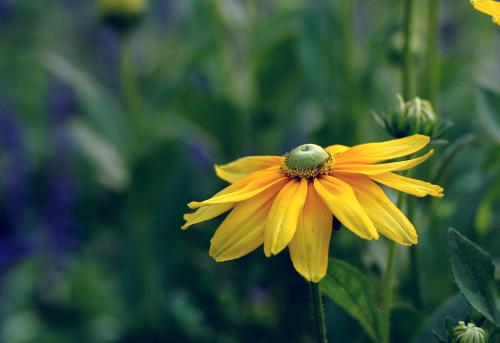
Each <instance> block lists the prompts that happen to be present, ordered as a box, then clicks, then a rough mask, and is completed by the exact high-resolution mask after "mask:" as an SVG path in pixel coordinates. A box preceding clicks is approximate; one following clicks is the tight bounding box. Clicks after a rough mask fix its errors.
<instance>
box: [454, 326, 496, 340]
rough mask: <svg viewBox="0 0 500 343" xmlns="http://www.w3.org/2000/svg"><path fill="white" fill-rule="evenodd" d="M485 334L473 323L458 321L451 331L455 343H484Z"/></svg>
mask: <svg viewBox="0 0 500 343" xmlns="http://www.w3.org/2000/svg"><path fill="white" fill-rule="evenodd" d="M487 336H488V335H487V333H486V331H484V330H483V329H481V328H480V327H478V326H476V325H474V323H468V324H467V325H465V322H463V321H459V322H458V325H457V326H455V328H454V329H453V338H454V342H457V343H486V341H487Z"/></svg>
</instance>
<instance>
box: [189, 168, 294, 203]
mask: <svg viewBox="0 0 500 343" xmlns="http://www.w3.org/2000/svg"><path fill="white" fill-rule="evenodd" d="M247 179H249V180H247ZM288 180H289V179H288V178H287V177H285V176H284V175H283V174H281V173H280V172H278V171H276V170H271V171H262V172H256V173H254V174H252V175H250V176H248V177H247V178H245V179H243V180H241V181H238V182H236V183H233V184H232V185H231V186H229V187H227V188H226V189H231V190H233V189H232V188H233V187H234V191H229V192H228V191H226V189H225V190H224V193H223V194H219V195H215V196H214V197H212V198H210V199H208V200H205V201H202V202H197V201H193V202H190V203H189V204H188V206H189V208H198V207H202V206H206V205H213V204H224V203H229V202H235V203H236V202H241V201H245V200H247V199H250V198H252V197H254V196H256V195H257V194H259V193H261V192H263V191H264V190H266V189H268V188H270V187H272V186H274V185H278V184H279V185H284V184H285V183H286V182H287V181H288ZM246 181H249V182H247V183H246V184H244V185H243V187H237V186H239V184H240V183H243V182H246Z"/></svg>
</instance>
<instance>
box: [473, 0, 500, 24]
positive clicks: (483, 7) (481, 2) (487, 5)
mask: <svg viewBox="0 0 500 343" xmlns="http://www.w3.org/2000/svg"><path fill="white" fill-rule="evenodd" d="M471 4H472V6H474V8H475V9H476V10H478V11H479V12H483V13H486V14H489V15H490V16H491V20H492V21H493V22H494V23H495V24H497V25H500V2H498V1H493V0H471Z"/></svg>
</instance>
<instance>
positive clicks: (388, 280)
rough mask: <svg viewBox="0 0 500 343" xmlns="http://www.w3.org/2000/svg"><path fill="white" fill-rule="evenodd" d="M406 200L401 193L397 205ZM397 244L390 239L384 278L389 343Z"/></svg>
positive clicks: (387, 339) (384, 317)
mask: <svg viewBox="0 0 500 343" xmlns="http://www.w3.org/2000/svg"><path fill="white" fill-rule="evenodd" d="M405 200H406V194H405V193H399V195H398V201H397V207H398V208H400V209H402V208H403V205H404V203H405ZM395 256H396V244H395V243H394V241H389V246H388V252H387V260H386V267H385V275H384V280H383V282H382V301H383V302H382V342H383V343H389V342H390V337H391V311H392V286H393V282H392V279H393V276H394V264H395V262H396V257H395Z"/></svg>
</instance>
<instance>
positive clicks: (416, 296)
mask: <svg viewBox="0 0 500 343" xmlns="http://www.w3.org/2000/svg"><path fill="white" fill-rule="evenodd" d="M406 209H407V211H406V212H407V213H406V217H407V218H408V219H409V220H410V221H411V222H413V220H412V219H413V202H412V201H411V199H410V198H407V199H406ZM418 252H419V250H418V245H414V246H412V247H410V276H411V279H412V287H411V296H412V300H413V304H414V305H415V307H416V308H422V307H423V301H422V287H421V280H420V261H419V257H418V255H419V254H418Z"/></svg>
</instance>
